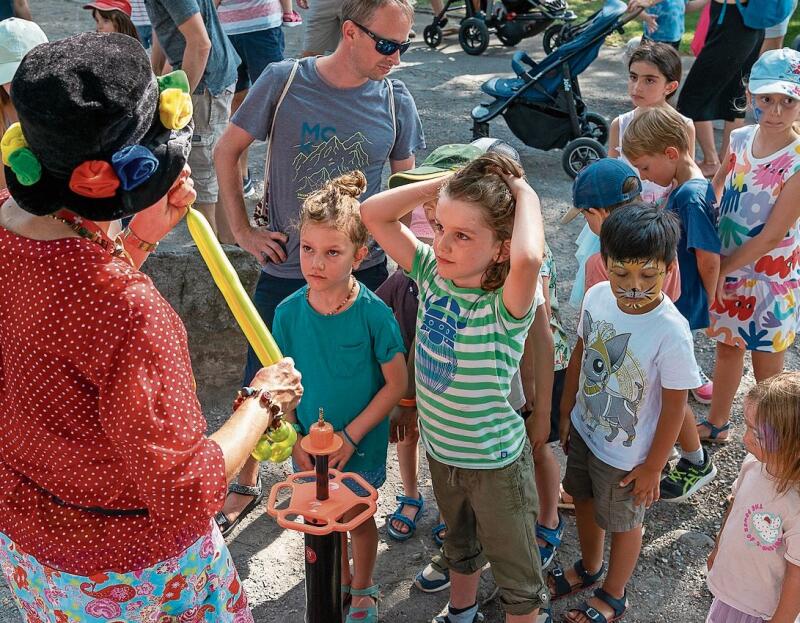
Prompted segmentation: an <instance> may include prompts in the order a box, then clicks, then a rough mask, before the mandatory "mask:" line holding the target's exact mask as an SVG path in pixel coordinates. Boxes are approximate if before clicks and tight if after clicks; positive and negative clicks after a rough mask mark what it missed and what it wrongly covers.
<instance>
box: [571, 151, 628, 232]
mask: <svg viewBox="0 0 800 623" xmlns="http://www.w3.org/2000/svg"><path fill="white" fill-rule="evenodd" d="M631 178H634V179H635V180H636V188H635V189H634V190H632V191H630V192H627V193H626V192H624V191H623V188H624V187H625V182H627V181H628V180H629V179H631ZM641 192H642V182H641V180H640V179H639V176H638V175H636V171H635V170H634V169H633V167H631V166H630V165H629V164H627V163H625V162H623V161H622V160H618V159H616V158H601V159H600V160H595V161H594V162H592V163H591V164H590V165H589V166H588V167H585V168H584V169H581V171H580V173H578V176H577V177H576V178H575V181H574V182H573V184H572V205H573V207H571V208H570V209H569V210H567V212H566V214H564V216H563V217H562V218H561V223H562V224H564V225H566V224H567V223H569V222H571V221H572V220H573V219H574V218H575V217H576V216H578V215H579V214H580V213H581V210H590V209H592V208H607V207H609V206H613V205H617V204H619V203H624V202H626V201H631V200H632V199H635V198H636V197H637V196H639V195H640V194H641Z"/></svg>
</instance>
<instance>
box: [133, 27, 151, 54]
mask: <svg viewBox="0 0 800 623" xmlns="http://www.w3.org/2000/svg"><path fill="white" fill-rule="evenodd" d="M135 28H136V32H137V33H138V34H139V39H141V41H142V46H143V47H144V49H145V50H149V49H150V48H152V47H153V27H152V26H150V25H149V24H147V25H144V26H135Z"/></svg>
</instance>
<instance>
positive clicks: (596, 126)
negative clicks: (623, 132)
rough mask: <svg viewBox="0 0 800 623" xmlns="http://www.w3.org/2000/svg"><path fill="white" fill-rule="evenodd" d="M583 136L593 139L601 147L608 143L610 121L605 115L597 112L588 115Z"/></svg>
mask: <svg viewBox="0 0 800 623" xmlns="http://www.w3.org/2000/svg"><path fill="white" fill-rule="evenodd" d="M583 135H584V136H586V137H588V138H593V139H594V140H596V141H597V142H598V143H600V144H601V145H605V144H607V143H608V121H606V118H605V117H604V116H603V115H600V114H598V113H596V112H587V113H586V123H585V124H584V126H583Z"/></svg>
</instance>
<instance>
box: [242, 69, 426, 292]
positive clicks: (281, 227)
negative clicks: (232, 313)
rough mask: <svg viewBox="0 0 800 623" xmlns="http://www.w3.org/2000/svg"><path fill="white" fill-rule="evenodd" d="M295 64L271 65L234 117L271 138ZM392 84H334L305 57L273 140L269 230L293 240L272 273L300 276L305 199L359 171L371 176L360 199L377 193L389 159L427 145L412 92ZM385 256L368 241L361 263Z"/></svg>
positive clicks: (271, 268)
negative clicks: (299, 225)
mask: <svg viewBox="0 0 800 623" xmlns="http://www.w3.org/2000/svg"><path fill="white" fill-rule="evenodd" d="M294 62H295V61H291V60H289V61H283V62H280V63H272V64H270V65H269V66H268V67H267V68H266V69H265V70H264V72H263V73H262V74H261V77H260V78H259V79H258V80H257V81H256V83H255V84H254V85H253V88H252V89H250V92H249V93H248V95H247V98H246V99H245V101H244V103H243V104H242V106H241V107H240V108H239V110H238V111H237V112H236V114H234V115H233V117H232V119H231V122H232V123H234V124H235V125H237V126H238V127H240V128H242V129H243V130H245V131H246V132H247V133H249V134H250V135H251V136H253V138H255V139H257V140H261V141H263V140H266V139H267V136H268V134H269V131H270V128H271V127H272V118H273V115H274V114H275V106H276V104H277V102H278V99H279V98H280V95H281V93H282V92H283V88H284V86H285V84H286V81H287V80H288V78H289V74H290V72H291V69H292V66H293V64H294ZM391 82H392V88H391V89H390V88H389V85H388V83H387V81H386V80H381V81H374V80H370V81H368V82H366V83H365V84H363V85H362V86H360V87H356V88H352V89H337V88H335V87H332V86H331V85H329V84H328V83H326V82H325V81H324V80H323V79H322V78H321V77H320V75H319V73H317V68H316V58H313V57H312V58H306V59H303V60H301V61H300V64H299V67H298V69H297V73H296V75H295V77H294V80H293V81H292V83H291V86H290V87H289V91H288V93H287V94H286V97H285V99H284V100H283V102H282V103H281V105H280V108H279V109H278V114H277V117H276V120H275V127H274V136H272V137H271V140H272V155H271V161H270V170H269V199H268V202H267V206H268V213H269V223H270V225H269V227H270V229H271V230H273V231H281V232H283V233H285V234H286V235H287V236H288V237H289V240H288V242H287V243H286V254H287V259H286V261H285V262H283V263H282V264H272V263H270V264H268V265H267V267H266V268H265V270H266V272H267V273H269V274H270V275H273V276H275V277H282V278H285V279H300V278H302V273H301V272H300V254H299V236H298V231H297V221H298V217H299V215H300V207H301V206H302V204H303V199H304V198H305V197H306V196H308V195H309V194H310V193H312V192H313V191H314V190H316V189H318V188H319V187H320V186H321V185H322V184H324V183H325V182H327V181H328V180H330V179H333V178H335V177H337V176H338V175H341V174H343V173H347V172H348V171H353V170H356V169H358V170H360V171H362V172H363V173H364V175H365V176H366V178H367V191H366V193H365V194H364V195H363V196H362V197H361V200H364V199H366V198H367V197H369V196H371V195H373V194H375V193H377V192H378V191H380V187H381V175H382V172H383V168H384V166H385V165H386V163H387V161H388V160H404V159H406V158H409V157H410V156H412V155H413V154H414V153H415V152H416V151H417V150H419V149H421V148H423V147H425V139H424V137H423V134H422V123H421V122H420V119H419V114H418V113H417V107H416V105H415V104H414V100H413V98H412V97H411V94H410V93H409V92H408V89H406V87H405V85H404V84H403V83H402V82H400V81H399V80H392V81H391ZM392 92H393V93H394V102H392V101H391V95H390V94H391V93H392ZM392 106H394V111H395V113H394V119H395V121H393V114H392ZM384 257H385V255H384V253H383V250H382V249H381V248H380V247H378V246H377V245H376V244H375V243H374V242H371V243H370V254H369V256H368V257H367V259H366V260H365V261H364V263H363V264H362V265H361V268H369V267H371V266H374V265H376V264H378V263H380V262H382V261H383V260H384Z"/></svg>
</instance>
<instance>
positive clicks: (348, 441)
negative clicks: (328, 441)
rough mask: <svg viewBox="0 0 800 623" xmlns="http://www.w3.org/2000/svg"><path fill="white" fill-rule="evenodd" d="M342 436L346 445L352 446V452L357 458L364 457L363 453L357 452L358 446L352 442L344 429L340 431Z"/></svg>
mask: <svg viewBox="0 0 800 623" xmlns="http://www.w3.org/2000/svg"><path fill="white" fill-rule="evenodd" d="M342 435H344V438H345V439H347V443H349V444H350V445H351V446H353V450H355V453H356V455H357V456H364V453H363V452H359V451H358V444H357V443H356V442H355V441H353V438H352V437H351V436H350V435H349V434H348V432H347V429H346V428H343V429H342Z"/></svg>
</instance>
